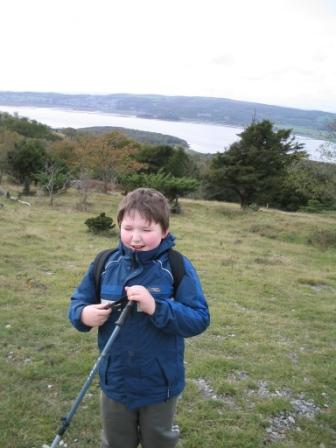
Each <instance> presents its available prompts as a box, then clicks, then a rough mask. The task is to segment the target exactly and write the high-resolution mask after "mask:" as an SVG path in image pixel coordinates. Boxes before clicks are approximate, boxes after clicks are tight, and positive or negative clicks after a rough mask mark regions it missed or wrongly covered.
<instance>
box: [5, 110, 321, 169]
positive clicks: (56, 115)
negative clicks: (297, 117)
mask: <svg viewBox="0 0 336 448" xmlns="http://www.w3.org/2000/svg"><path fill="white" fill-rule="evenodd" d="M0 111H3V112H8V113H10V114H13V113H17V114H18V115H19V116H20V117H27V118H30V119H33V120H37V121H39V122H40V123H44V124H46V125H48V126H51V127H53V128H62V127H72V128H75V129H79V128H83V127H91V126H117V127H123V128H127V129H137V130H141V131H149V132H158V133H161V134H168V135H172V136H174V137H179V138H182V139H183V140H185V141H186V142H187V143H188V145H189V147H190V148H191V149H193V150H194V151H197V152H200V153H210V154H214V153H216V152H222V151H225V149H227V148H228V147H229V146H230V145H231V144H232V143H234V142H235V141H238V140H239V135H238V134H239V133H241V132H242V131H243V128H241V127H233V126H223V125H216V124H207V123H194V122H185V121H166V120H156V119H147V118H140V117H136V116H129V115H127V116H126V115H115V114H109V113H105V112H100V111H95V112H88V111H79V110H72V109H56V108H51V107H50V108H45V107H44V108H43V107H27V106H5V105H3V106H2V105H0ZM296 140H297V141H298V142H300V143H304V145H305V148H304V149H305V150H306V151H307V152H308V154H309V157H310V159H312V160H320V155H319V152H318V148H319V147H320V146H321V145H322V144H324V143H325V141H323V140H316V139H312V138H309V137H303V136H298V135H297V136H296Z"/></svg>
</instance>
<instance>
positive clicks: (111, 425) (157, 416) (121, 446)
mask: <svg viewBox="0 0 336 448" xmlns="http://www.w3.org/2000/svg"><path fill="white" fill-rule="evenodd" d="M176 402H177V397H173V398H170V399H169V400H168V401H164V402H163V403H157V404H153V405H149V406H144V407H142V408H138V409H132V410H130V409H128V408H127V407H126V406H125V405H123V404H122V403H119V402H117V401H114V400H111V399H110V398H108V397H107V396H106V395H105V394H104V393H102V394H101V415H102V423H103V429H102V444H101V448H137V447H138V445H139V443H140V444H141V447H142V448H175V447H176V445H177V443H178V439H179V430H178V427H176V426H173V419H174V415H175V410H176Z"/></svg>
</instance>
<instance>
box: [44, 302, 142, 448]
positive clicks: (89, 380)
mask: <svg viewBox="0 0 336 448" xmlns="http://www.w3.org/2000/svg"><path fill="white" fill-rule="evenodd" d="M134 303H135V302H133V301H128V302H127V305H126V306H125V308H124V309H123V311H122V312H121V314H120V316H119V319H118V320H117V321H116V323H115V328H114V330H113V332H112V334H111V336H110V337H109V339H108V341H107V342H106V345H105V347H104V348H103V350H102V352H101V353H100V355H99V357H98V359H97V361H96V362H95V364H94V366H93V367H92V370H91V372H90V373H89V376H88V377H87V379H86V381H85V383H84V384H83V387H82V389H81V390H80V392H79V394H78V396H77V398H76V399H75V401H74V402H73V404H72V407H71V409H70V411H69V413H68V414H67V416H66V417H63V418H62V419H61V420H62V424H61V426H60V428H59V430H58V432H57V435H56V437H55V438H54V440H53V442H52V444H51V445H50V448H56V447H57V446H58V444H59V443H60V441H61V437H62V436H63V434H64V433H65V431H66V430H67V429H68V426H69V425H70V422H71V420H72V418H73V416H74V415H75V413H76V411H77V409H78V407H79V405H80V403H81V401H82V400H83V398H84V395H85V394H86V392H87V390H88V389H89V387H90V386H91V383H92V381H93V378H94V376H95V374H96V373H97V370H98V367H99V364H100V363H101V361H102V359H103V358H104V357H105V356H106V355H107V353H108V352H109V350H110V348H111V346H112V344H113V342H114V341H115V339H116V337H117V336H118V333H119V331H120V329H121V327H122V326H123V324H124V323H125V320H126V318H127V317H128V315H129V313H130V311H131V309H132V307H133V305H134Z"/></svg>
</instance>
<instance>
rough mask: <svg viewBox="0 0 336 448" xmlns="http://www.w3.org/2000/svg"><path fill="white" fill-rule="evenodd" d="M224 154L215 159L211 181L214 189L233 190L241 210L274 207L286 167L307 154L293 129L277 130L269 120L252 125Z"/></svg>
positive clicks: (210, 176) (213, 160) (218, 154)
mask: <svg viewBox="0 0 336 448" xmlns="http://www.w3.org/2000/svg"><path fill="white" fill-rule="evenodd" d="M240 137H241V139H240V141H238V142H235V143H233V144H232V145H231V146H230V147H229V149H228V150H227V151H225V152H224V153H217V154H216V156H215V157H214V158H213V159H212V162H211V166H210V172H209V176H208V180H209V182H210V184H211V185H212V188H213V189H214V190H216V189H217V192H218V190H221V189H223V190H224V189H231V190H233V191H234V192H235V193H236V195H237V197H239V201H240V205H241V207H247V206H249V205H251V204H252V203H257V204H259V205H261V204H270V205H271V204H272V203H273V202H274V201H276V197H277V195H278V194H279V192H280V191H281V188H282V184H283V182H284V180H285V178H286V175H287V167H288V166H289V165H290V164H291V163H292V162H293V161H294V160H297V159H300V158H305V157H306V156H307V155H306V153H305V152H304V151H302V147H303V145H302V144H299V143H297V142H295V139H294V137H291V130H290V129H280V130H277V131H276V130H274V129H273V124H272V123H271V122H270V121H269V120H264V121H261V122H253V123H252V124H251V125H250V126H248V127H247V128H246V129H245V130H244V131H243V132H242V133H241V134H240Z"/></svg>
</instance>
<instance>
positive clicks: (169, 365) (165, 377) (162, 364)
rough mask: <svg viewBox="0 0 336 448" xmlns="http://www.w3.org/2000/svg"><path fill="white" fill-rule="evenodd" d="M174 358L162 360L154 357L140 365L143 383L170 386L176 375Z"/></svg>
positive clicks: (173, 382)
mask: <svg viewBox="0 0 336 448" xmlns="http://www.w3.org/2000/svg"><path fill="white" fill-rule="evenodd" d="M177 371H178V369H177V362H176V360H175V359H174V360H169V361H168V362H167V361H166V360H162V359H160V358H155V359H154V360H152V361H151V362H149V363H146V365H144V366H142V367H141V376H142V378H143V381H144V382H145V383H148V385H150V384H151V385H153V386H168V387H170V386H172V385H173V384H175V382H176V376H177Z"/></svg>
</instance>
